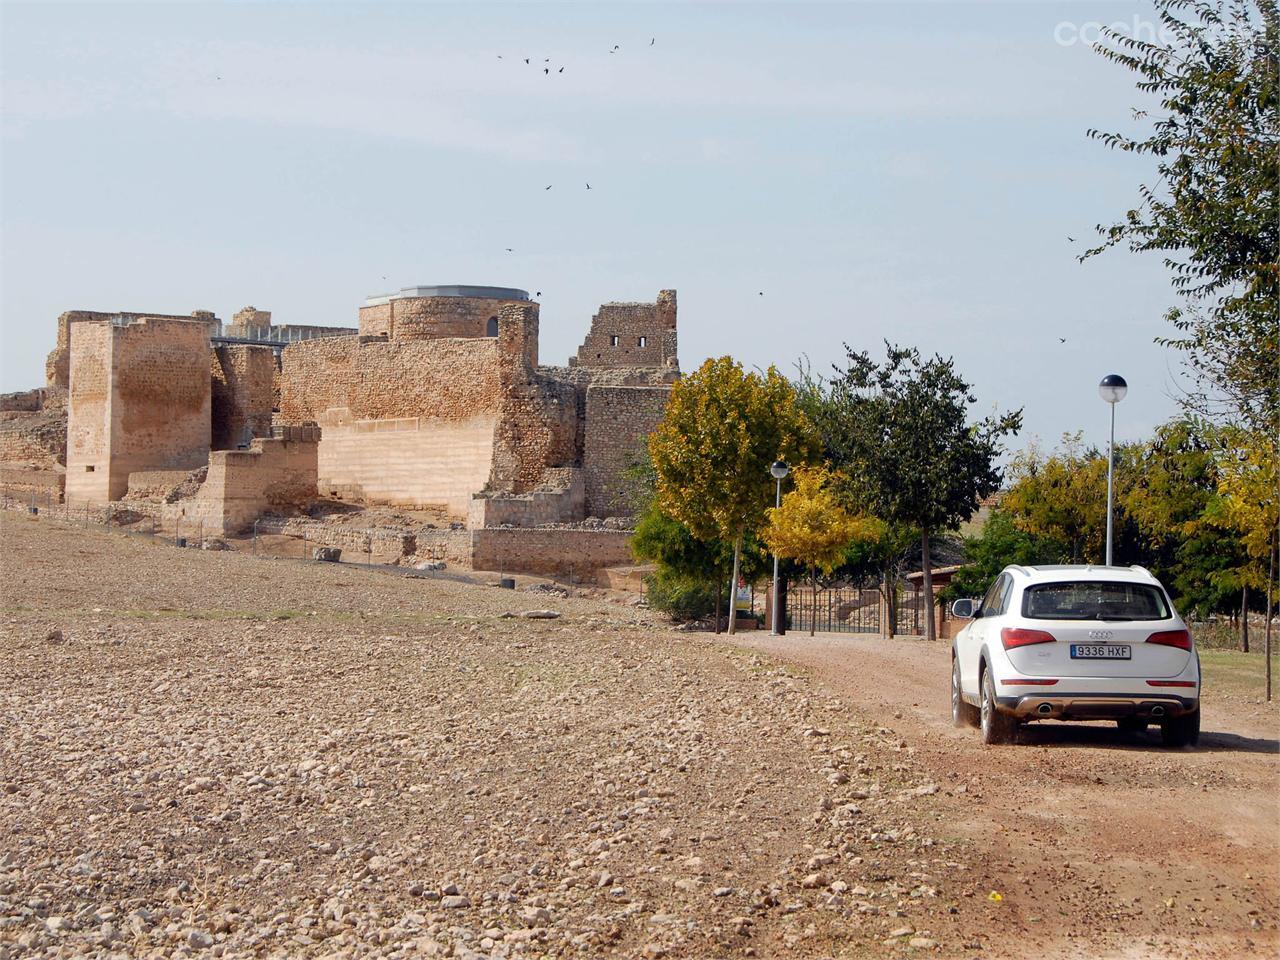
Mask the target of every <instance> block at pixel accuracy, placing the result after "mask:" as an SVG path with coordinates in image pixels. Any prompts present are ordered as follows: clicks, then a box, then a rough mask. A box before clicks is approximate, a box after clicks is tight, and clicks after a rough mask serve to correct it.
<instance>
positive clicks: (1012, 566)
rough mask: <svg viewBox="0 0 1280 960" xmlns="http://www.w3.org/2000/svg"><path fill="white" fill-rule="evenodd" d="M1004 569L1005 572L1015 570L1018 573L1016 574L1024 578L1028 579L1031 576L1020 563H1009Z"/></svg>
mask: <svg viewBox="0 0 1280 960" xmlns="http://www.w3.org/2000/svg"><path fill="white" fill-rule="evenodd" d="M1005 569H1007V570H1016V571H1018V573H1020V574H1022V575H1023V576H1024V577H1029V576H1031V571H1030V570H1028V569H1027V568H1026V567H1024V566H1023V565H1022V564H1020V563H1011V564H1009V566H1008V567H1006V568H1005Z"/></svg>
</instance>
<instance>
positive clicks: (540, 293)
mask: <svg viewBox="0 0 1280 960" xmlns="http://www.w3.org/2000/svg"><path fill="white" fill-rule="evenodd" d="M533 295H534V296H535V297H540V296H542V291H541V290H537V291H535V292H534V294H533Z"/></svg>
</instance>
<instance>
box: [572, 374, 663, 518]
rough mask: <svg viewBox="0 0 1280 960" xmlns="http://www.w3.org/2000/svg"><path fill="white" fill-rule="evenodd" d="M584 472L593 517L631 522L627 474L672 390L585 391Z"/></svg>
mask: <svg viewBox="0 0 1280 960" xmlns="http://www.w3.org/2000/svg"><path fill="white" fill-rule="evenodd" d="M586 394H587V402H586V418H585V419H586V430H585V437H584V440H583V450H582V469H583V479H584V483H585V487H586V510H587V516H590V517H613V516H627V515H629V514H630V513H631V509H630V504H629V503H627V500H626V492H627V491H626V488H625V483H624V474H625V472H626V470H627V468H628V467H630V466H631V465H632V464H634V463H636V462H637V461H639V460H640V459H642V458H643V455H644V445H645V438H646V437H648V435H649V434H650V433H651V432H652V431H653V430H654V429H655V428H656V427H657V426H658V423H659V422H660V421H661V420H662V414H663V412H664V411H665V410H666V407H667V401H668V400H669V399H670V397H671V388H670V387H667V386H652V387H614V386H591V387H588V388H587V391H586Z"/></svg>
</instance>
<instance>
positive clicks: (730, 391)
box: [649, 357, 818, 633]
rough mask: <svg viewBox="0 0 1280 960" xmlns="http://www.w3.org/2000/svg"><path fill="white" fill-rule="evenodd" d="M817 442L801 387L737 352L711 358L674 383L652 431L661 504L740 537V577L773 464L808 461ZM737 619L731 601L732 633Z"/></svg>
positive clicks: (707, 533) (701, 530) (722, 534)
mask: <svg viewBox="0 0 1280 960" xmlns="http://www.w3.org/2000/svg"><path fill="white" fill-rule="evenodd" d="M817 448H818V444H817V440H816V437H815V435H814V431H813V424H812V423H810V421H809V419H808V418H807V417H806V416H805V414H804V412H803V411H802V410H801V409H800V406H799V405H798V403H797V402H796V392H795V389H794V387H793V386H792V385H791V383H790V381H788V380H787V379H786V378H785V377H783V376H782V375H781V374H780V373H778V371H777V370H776V369H774V368H773V367H770V368H769V369H768V370H766V371H764V372H763V373H754V372H750V373H749V372H746V371H744V370H743V369H742V365H741V364H739V363H738V362H737V361H735V360H734V359H733V358H732V357H720V358H718V359H712V360H708V361H706V362H705V363H704V364H703V365H702V366H701V367H699V368H698V369H697V370H696V371H695V372H694V373H692V374H690V375H689V376H687V377H685V378H683V379H682V380H679V381H678V382H677V383H676V384H675V386H674V387H673V388H672V390H671V399H670V401H669V402H668V403H667V408H666V413H665V414H664V416H663V419H662V422H661V423H660V424H659V425H658V427H657V429H656V430H654V432H653V433H652V434H650V435H649V456H650V458H651V459H652V460H653V467H654V470H655V471H656V473H657V499H658V505H659V506H660V507H661V509H662V511H663V512H664V513H665V514H667V516H669V517H672V518H674V519H676V520H679V521H680V522H681V523H683V524H685V526H687V527H688V528H689V530H690V532H691V533H692V534H693V535H694V537H696V538H697V539H699V540H704V541H709V540H723V541H725V542H727V543H731V544H733V566H732V577H731V582H732V583H734V584H736V583H737V582H738V577H739V573H740V567H741V561H742V546H743V541H744V540H745V538H746V537H747V535H748V534H754V533H757V532H758V531H759V530H760V529H761V528H762V527H763V526H764V521H765V511H766V510H767V509H768V508H769V507H771V506H772V505H773V493H774V480H773V478H772V477H771V476H770V475H769V466H770V464H772V463H773V461H774V460H777V459H779V458H781V459H784V460H787V461H788V462H791V463H795V464H801V463H805V462H808V460H809V459H810V457H811V456H812V455H813V454H814V453H816V451H817ZM736 622H737V604H731V605H730V608H729V632H730V633H733V632H734V629H735V625H736Z"/></svg>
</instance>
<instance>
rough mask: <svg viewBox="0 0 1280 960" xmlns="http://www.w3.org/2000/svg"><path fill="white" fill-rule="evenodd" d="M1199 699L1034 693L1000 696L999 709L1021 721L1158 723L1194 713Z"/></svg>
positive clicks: (1104, 694) (1141, 695)
mask: <svg viewBox="0 0 1280 960" xmlns="http://www.w3.org/2000/svg"><path fill="white" fill-rule="evenodd" d="M1199 703H1200V700H1199V697H1179V696H1176V695H1174V694H1170V693H1159V694H1154V695H1152V694H1134V695H1130V694H1114V693H1057V694H1054V693H1048V692H1046V693H1039V694H1035V693H1030V694H1022V695H1018V696H1013V697H1008V696H1005V697H996V709H997V710H999V711H1000V712H1001V713H1007V714H1012V715H1013V716H1015V717H1017V718H1019V719H1020V720H1116V719H1119V718H1121V717H1142V718H1145V719H1149V720H1153V721H1158V720H1162V719H1165V718H1168V717H1180V716H1182V715H1183V714H1186V713H1192V712H1193V711H1194V710H1195V709H1196V707H1197V706H1198V705H1199Z"/></svg>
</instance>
